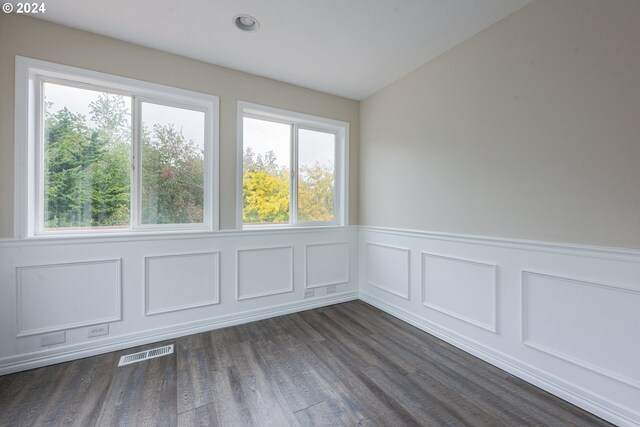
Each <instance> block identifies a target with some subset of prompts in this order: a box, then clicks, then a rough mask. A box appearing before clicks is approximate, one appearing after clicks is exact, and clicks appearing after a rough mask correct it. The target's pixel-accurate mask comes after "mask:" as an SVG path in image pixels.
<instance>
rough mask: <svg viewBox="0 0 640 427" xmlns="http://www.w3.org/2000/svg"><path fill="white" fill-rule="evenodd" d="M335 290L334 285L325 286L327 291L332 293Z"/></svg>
mask: <svg viewBox="0 0 640 427" xmlns="http://www.w3.org/2000/svg"><path fill="white" fill-rule="evenodd" d="M335 291H336V285H331V286H327V293H328V294H333V293H335Z"/></svg>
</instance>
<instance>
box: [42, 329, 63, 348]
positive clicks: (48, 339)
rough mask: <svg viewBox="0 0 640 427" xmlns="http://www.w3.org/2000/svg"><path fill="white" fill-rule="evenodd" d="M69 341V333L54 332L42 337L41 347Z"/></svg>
mask: <svg viewBox="0 0 640 427" xmlns="http://www.w3.org/2000/svg"><path fill="white" fill-rule="evenodd" d="M65 341H67V333H66V332H65V331H60V332H54V333H52V334H47V335H42V336H41V337H40V346H41V347H46V346H49V345H56V344H63V343H64V342H65Z"/></svg>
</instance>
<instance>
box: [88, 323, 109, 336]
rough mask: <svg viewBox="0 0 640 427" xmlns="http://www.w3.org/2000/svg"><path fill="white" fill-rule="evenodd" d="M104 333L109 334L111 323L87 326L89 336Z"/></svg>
mask: <svg viewBox="0 0 640 427" xmlns="http://www.w3.org/2000/svg"><path fill="white" fill-rule="evenodd" d="M103 335H109V325H108V324H105V325H95V326H90V327H89V328H87V338H93V337H101V336H103Z"/></svg>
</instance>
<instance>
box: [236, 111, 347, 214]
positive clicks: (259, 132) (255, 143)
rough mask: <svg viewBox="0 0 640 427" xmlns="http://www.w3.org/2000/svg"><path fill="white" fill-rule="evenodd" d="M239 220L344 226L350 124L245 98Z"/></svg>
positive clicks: (240, 113)
mask: <svg viewBox="0 0 640 427" xmlns="http://www.w3.org/2000/svg"><path fill="white" fill-rule="evenodd" d="M238 117H239V121H240V123H239V126H238V127H239V129H238V133H239V140H240V143H239V146H240V148H241V150H242V152H241V154H240V155H239V158H240V159H241V162H242V164H241V165H239V170H240V176H239V182H240V183H241V185H239V189H240V193H241V194H239V202H240V204H239V207H238V216H239V218H238V219H239V222H240V223H241V224H243V226H277V225H340V224H345V218H346V194H345V193H346V176H347V170H346V153H347V145H348V144H347V141H348V124H347V123H344V122H338V121H335V120H329V119H324V118H320V117H313V116H309V115H305V114H299V113H293V112H289V111H284V110H279V109H275V108H271V107H264V106H259V105H255V104H249V103H244V102H241V103H239V108H238Z"/></svg>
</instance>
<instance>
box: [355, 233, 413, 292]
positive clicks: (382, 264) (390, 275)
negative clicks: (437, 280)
mask: <svg viewBox="0 0 640 427" xmlns="http://www.w3.org/2000/svg"><path fill="white" fill-rule="evenodd" d="M409 254H410V252H409V249H404V248H398V247H395V246H389V245H385V244H381V243H371V242H367V243H366V255H365V261H364V262H365V269H366V271H365V282H366V283H367V284H368V285H371V286H374V287H376V288H379V289H382V290H383V291H387V292H389V293H391V294H393V295H397V296H399V297H402V298H404V299H409Z"/></svg>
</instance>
